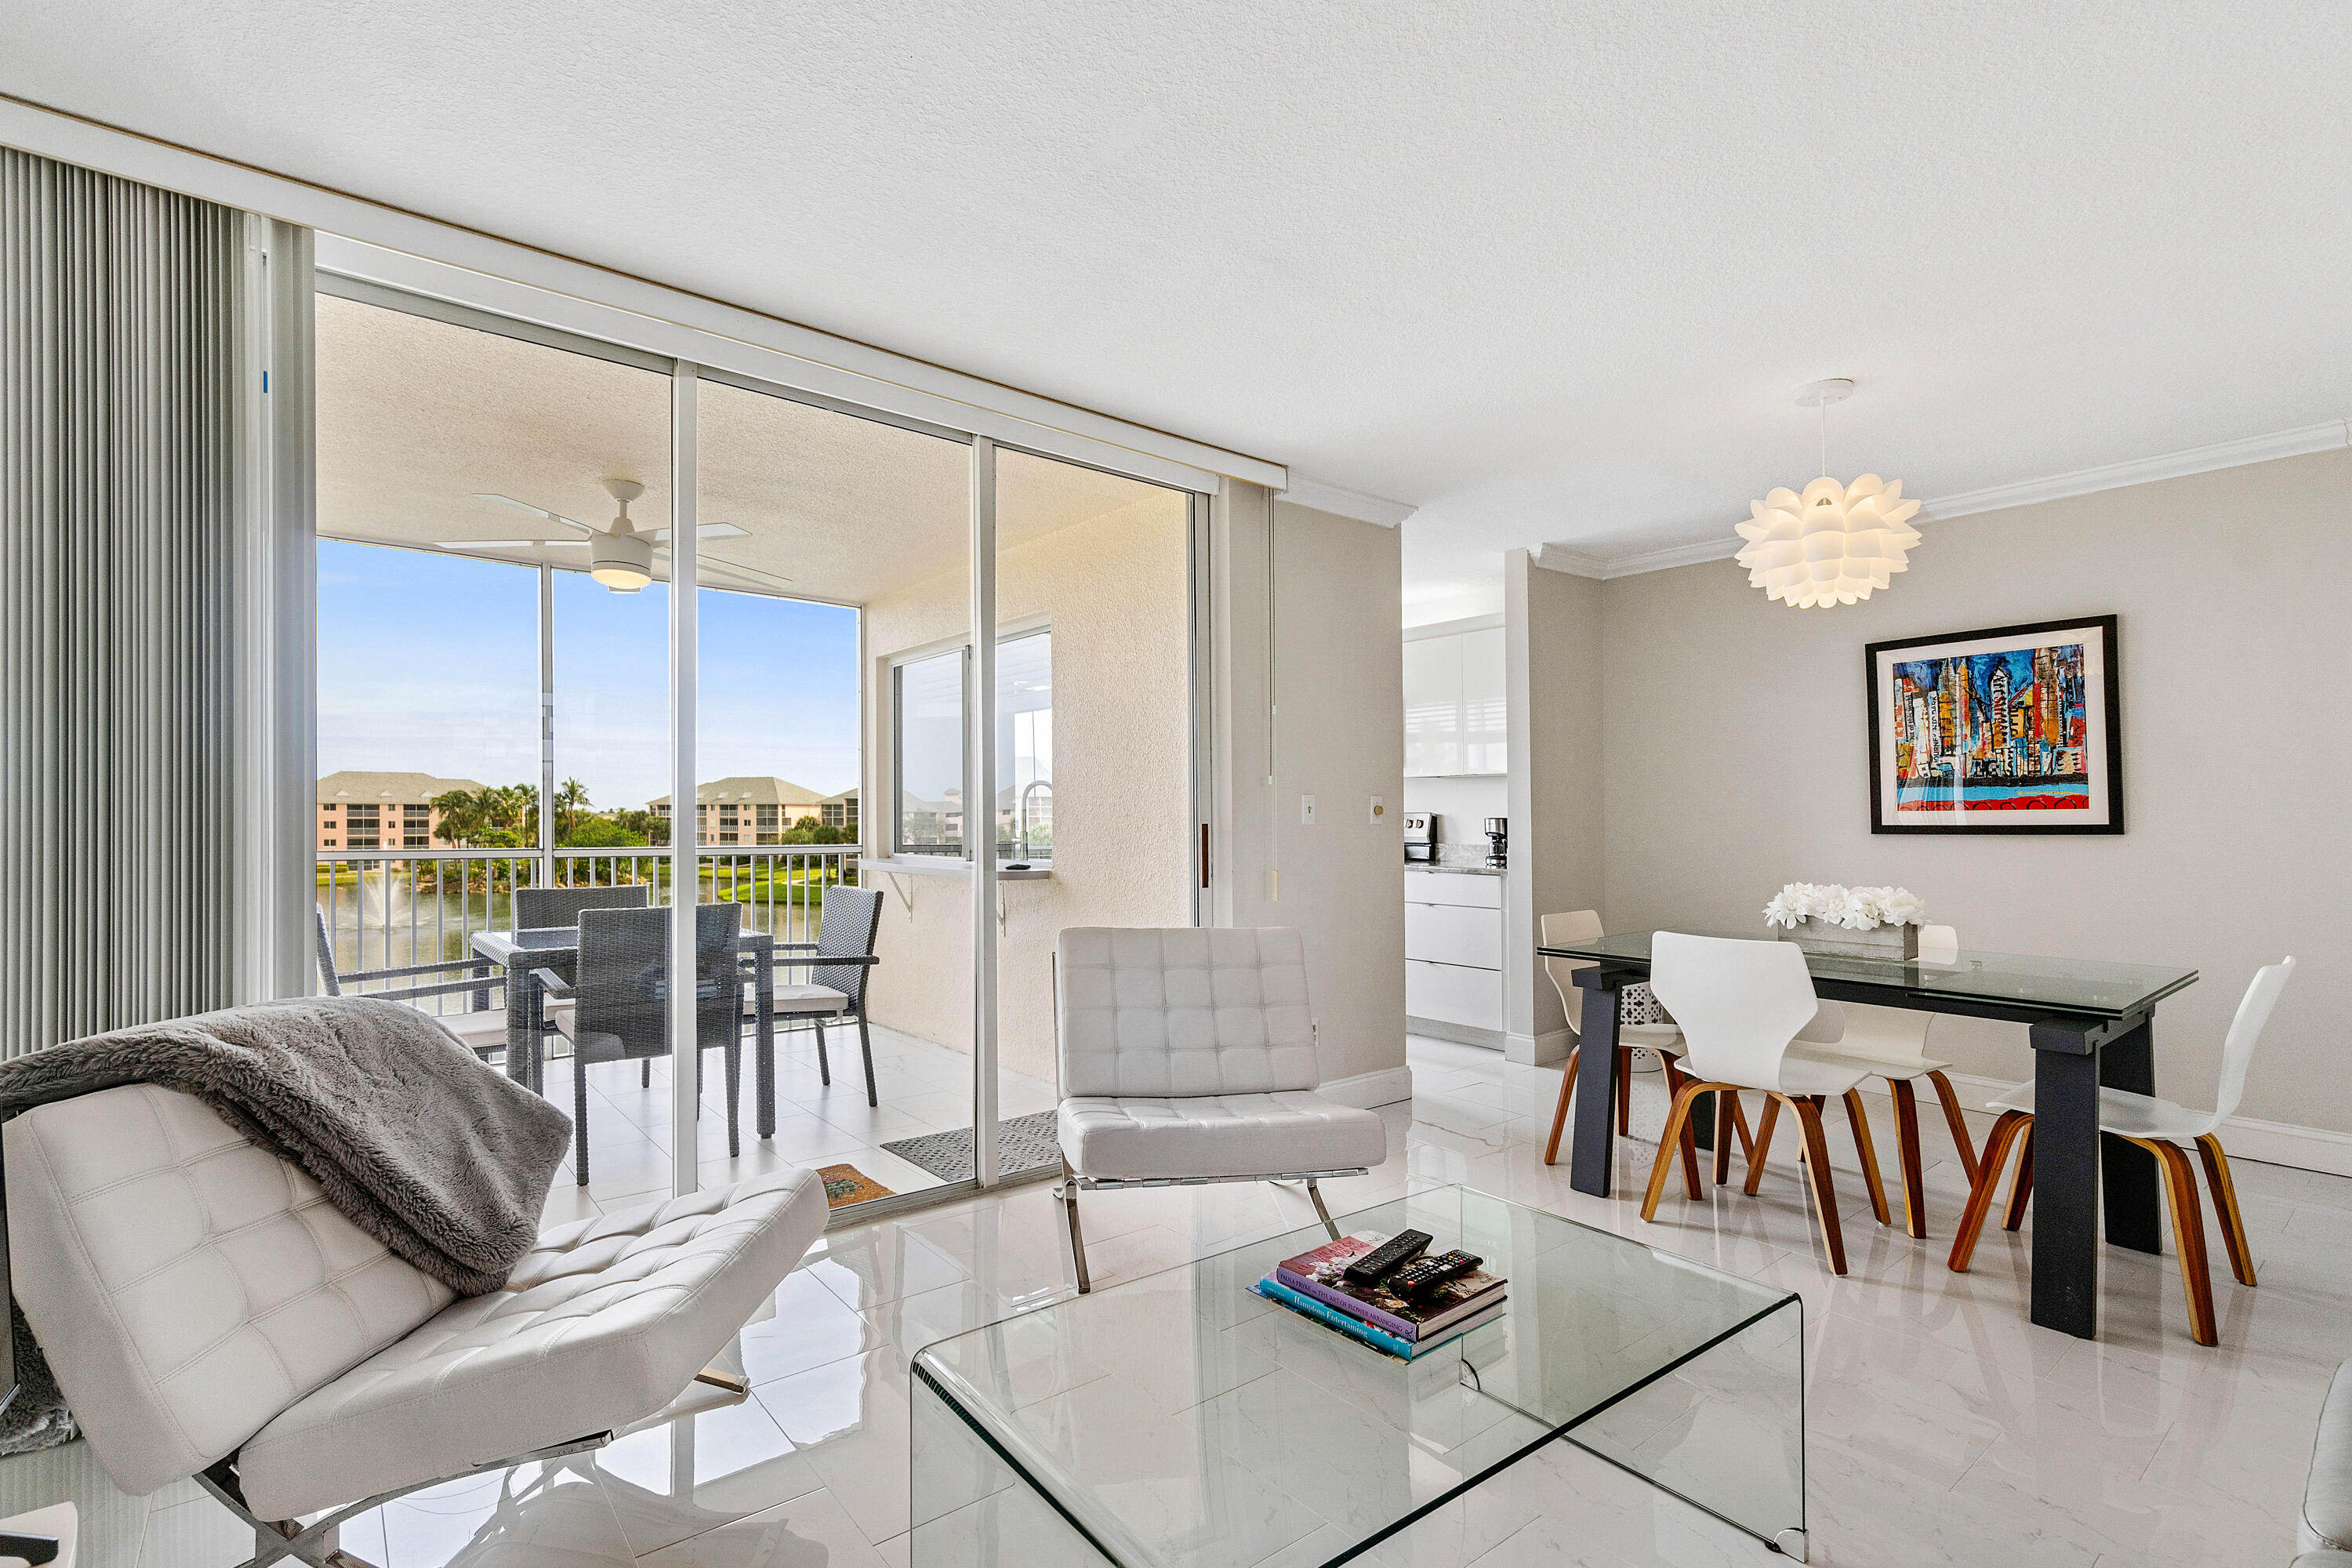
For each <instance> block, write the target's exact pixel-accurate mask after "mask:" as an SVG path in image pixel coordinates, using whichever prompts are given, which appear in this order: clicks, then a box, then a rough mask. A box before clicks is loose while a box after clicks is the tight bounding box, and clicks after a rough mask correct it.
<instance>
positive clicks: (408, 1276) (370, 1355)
mask: <svg viewBox="0 0 2352 1568" xmlns="http://www.w3.org/2000/svg"><path fill="white" fill-rule="evenodd" d="M455 1131H457V1133H460V1134H462V1132H463V1131H464V1130H463V1129H457V1130H455ZM0 1146H5V1162H6V1164H5V1169H6V1180H7V1185H6V1193H7V1200H6V1207H5V1219H6V1221H7V1226H6V1235H5V1238H4V1239H5V1256H6V1258H8V1260H9V1270H8V1278H9V1279H10V1280H11V1281H12V1282H13V1284H14V1286H15V1289H16V1300H17V1302H18V1304H19V1305H21V1306H22V1307H23V1308H24V1310H25V1317H26V1321H27V1322H28V1323H29V1324H30V1325H31V1327H32V1330H33V1332H34V1334H35V1335H36V1336H37V1338H38V1340H39V1342H40V1345H41V1349H42V1350H43V1352H46V1354H47V1358H48V1363H49V1368H50V1370H51V1371H52V1372H53V1373H55V1374H56V1376H57V1382H58V1388H59V1389H60V1390H61V1391H62V1392H63V1394H64V1395H65V1398H66V1403H67V1404H68V1405H69V1406H70V1407H71V1409H72V1410H73V1413H74V1415H75V1418H76V1419H77V1420H78V1421H79V1423H80V1425H81V1428H82V1432H83V1434H84V1435H85V1436H87V1437H88V1438H89V1446H90V1447H91V1449H92V1451H93V1452H95V1453H96V1455H97V1457H98V1459H99V1462H100V1464H102V1465H104V1466H105V1467H106V1469H107V1473H108V1474H109V1475H110V1476H111V1477H112V1478H113V1479H114V1482H115V1484H116V1485H117V1486H119V1487H121V1489H123V1490H124V1491H126V1492H128V1493H130V1494H131V1495H132V1496H134V1497H143V1496H145V1495H146V1494H148V1493H150V1492H152V1491H154V1490H155V1489H157V1488H159V1487H163V1486H166V1485H169V1484H170V1483H172V1482H173V1481H177V1480H181V1479H186V1478H189V1477H194V1479H196V1480H197V1482H198V1483H199V1484H200V1485H201V1486H203V1488H204V1489H205V1490H206V1491H208V1492H210V1493H211V1494H212V1495H213V1496H214V1497H215V1499H217V1500H219V1501H220V1502H222V1503H223V1504H224V1505H226V1507H227V1508H229V1509H230V1510H232V1511H234V1512H235V1513H236V1514H237V1515H238V1516H239V1517H240V1518H241V1519H243V1520H245V1521H247V1523H248V1524H250V1525H251V1526H252V1527H253V1529H254V1531H255V1532H256V1541H257V1545H256V1551H255V1554H254V1556H253V1557H252V1558H251V1559H250V1560H249V1562H248V1563H247V1565H246V1568H259V1565H260V1564H265V1563H274V1562H278V1561H280V1560H282V1559H285V1558H289V1557H290V1558H293V1559H296V1560H298V1561H299V1562H303V1563H314V1564H319V1565H320V1568H366V1564H364V1563H362V1561H361V1560H360V1559H359V1558H357V1557H355V1556H352V1554H351V1553H349V1552H339V1551H337V1550H336V1546H335V1540H334V1531H335V1527H336V1526H337V1525H338V1524H340V1523H341V1521H344V1520H345V1519H348V1518H351V1517H352V1516H353V1515H355V1514H358V1513H360V1512H362V1511H363V1510H367V1509H370V1508H373V1507H374V1506H376V1505H377V1504H379V1503H381V1502H383V1501H384V1500H387V1499H389V1498H392V1497H396V1496H400V1495H402V1494H404V1493H406V1492H410V1491H415V1490H416V1489H419V1488H420V1487H425V1486H431V1485H435V1484H436V1483H438V1482H440V1481H444V1480H450V1479H456V1478H457V1477H460V1476H466V1475H473V1474H477V1473H480V1472H484V1471H490V1470H497V1469H501V1468H505V1467H507V1466H509V1465H512V1464H517V1463H520V1462H521V1461H523V1460H525V1459H539V1458H553V1457H555V1456H557V1455H560V1454H566V1453H573V1452H577V1451H580V1450H582V1449H585V1448H593V1447H597V1446H599V1445H601V1444H603V1443H604V1442H605V1441H607V1440H608V1439H609V1438H610V1437H611V1436H612V1435H613V1433H614V1430H615V1429H617V1428H620V1427H625V1426H630V1425H631V1424H633V1423H635V1422H638V1421H642V1420H644V1419H646V1417H648V1416H650V1415H655V1414H656V1413H658V1412H659V1411H660V1410H662V1409H663V1408H664V1407H665V1406H666V1405H668V1404H669V1403H670V1402H671V1401H672V1400H674V1399H676V1398H677V1395H678V1394H680V1393H681V1392H682V1391H683V1390H685V1389H686V1388H687V1386H688V1384H691V1383H693V1382H695V1381H697V1380H698V1379H699V1380H701V1381H705V1382H711V1383H717V1384H720V1385H722V1386H725V1387H728V1388H730V1389H731V1390H733V1391H734V1392H737V1393H741V1392H742V1388H741V1386H740V1380H739V1379H735V1378H732V1377H730V1376H728V1375H727V1374H724V1373H716V1372H710V1371H709V1370H708V1369H709V1365H710V1362H711V1358H712V1357H713V1356H715V1355H717V1354H718V1353H719V1351H720V1350H721V1348H723V1347H724V1346H725V1345H726V1343H727V1342H728V1341H730V1339H732V1338H733V1337H734V1336H735V1334H736V1332H737V1331H739V1330H740V1328H741V1327H742V1326H743V1323H744V1321H745V1320H747V1319H748V1318H750V1316H751V1314H752V1313H753V1312H754V1311H755V1310H758V1308H759V1305H760V1303H761V1301H762V1300H765V1299H766V1298H767V1297H768V1296H769V1295H770V1294H771V1293H772V1291H774V1289H776V1287H777V1285H778V1284H780V1283H781V1282H782V1279H783V1277H784V1275H785V1274H786V1273H787V1272H789V1271H790V1270H791V1268H793V1265H794V1264H796V1263H798V1262H799V1261H800V1258H801V1255H802V1254H803V1252H805V1251H806V1250H807V1249H808V1247H809V1244H810V1243H811V1242H813V1241H814V1240H815V1239H816V1237H818V1236H819V1235H820V1234H821V1233H822V1232H823V1231H824V1225H825V1218H826V1207H825V1199H824V1183H823V1181H821V1180H820V1179H819V1178H818V1176H817V1174H816V1173H814V1171H804V1170H786V1171H779V1172H776V1173H772V1174H771V1175H767V1176H763V1177H761V1178H759V1179H757V1180H754V1181H750V1182H744V1183H742V1184H738V1185H735V1186H731V1187H716V1188H712V1189H710V1190H709V1191H706V1192H700V1193H694V1194H689V1195H688V1196H686V1197H682V1198H676V1199H673V1200H671V1201H670V1202H668V1203H662V1204H653V1205H647V1206H646V1207H643V1208H638V1209H631V1210H628V1211H626V1212H625V1213H620V1214H613V1215H604V1216H602V1217H600V1218H591V1219H584V1220H577V1221H574V1222H572V1223H571V1224H568V1225H563V1226H557V1227H556V1228H555V1229H553V1230H550V1231H547V1232H546V1233H544V1234H543V1235H541V1237H540V1238H539V1245H538V1247H537V1248H536V1249H535V1250H533V1251H532V1252H530V1253H529V1254H528V1255H526V1256H525V1257H524V1258H523V1260H522V1261H521V1263H520V1264H519V1265H517V1266H516V1268H515V1270H514V1272H513V1274H512V1276H511V1277H510V1278H509V1279H508V1281H507V1284H506V1286H505V1288H504V1289H499V1290H494V1291H491V1292H489V1293H488V1294H487V1295H481V1296H457V1295H454V1294H453V1293H452V1292H451V1290H450V1289H449V1288H448V1287H447V1286H446V1285H444V1284H442V1283H441V1282H440V1281H439V1280H437V1279H434V1278H433V1277H432V1276H430V1275H427V1274H425V1273H424V1272H423V1271H421V1270H420V1269H418V1268H415V1267H414V1266H413V1265H411V1264H410V1263H408V1262H407V1261H406V1260H405V1259H404V1258H400V1257H398V1256H397V1255H395V1254H394V1253H393V1252H391V1251H389V1250H388V1249H386V1248H385V1247H384V1246H383V1244H382V1243H381V1242H378V1241H377V1240H375V1239H374V1238H373V1237H370V1236H368V1235H366V1234H365V1233H363V1232H362V1231H361V1230H360V1229H359V1227H358V1226H354V1225H353V1224H352V1222H351V1221H350V1220H349V1219H348V1218H346V1217H345V1216H344V1215H343V1214H342V1213H341V1210H339V1209H337V1208H335V1207H334V1206H333V1205H331V1204H330V1203H328V1201H327V1199H326V1194H324V1193H323V1192H322V1191H321V1190H320V1186H319V1184H317V1183H316V1182H314V1181H312V1180H311V1179H310V1177H309V1176H308V1175H306V1174H304V1173H303V1172H302V1171H301V1170H300V1169H299V1167H297V1166H295V1165H294V1164H292V1163H289V1162H288V1161H285V1160H281V1159H279V1158H278V1156H277V1155H275V1154H272V1153H270V1152H268V1151H266V1150H263V1149H261V1148H259V1147H257V1146H256V1145H255V1144H253V1143H250V1142H247V1141H246V1139H245V1138H244V1137H242V1136H241V1135H239V1134H238V1133H237V1132H236V1131H235V1130H234V1129H232V1128H231V1127H230V1126H229V1125H228V1123H227V1122H226V1121H223V1120H222V1119H221V1118H220V1117H219V1116H218V1115H217V1114H216V1113H215V1112H214V1111H213V1110H211V1109H210V1108H209V1107H207V1106H206V1105H205V1104H204V1103H203V1102H202V1101H200V1100H195V1099H194V1098H193V1097H191V1096H189V1095H185V1094H181V1093H177V1092H175V1091H173V1090H171V1089H159V1088H157V1087H155V1086H154V1085H152V1084H144V1083H133V1084H126V1085H123V1086H121V1087H119V1088H114V1089H101V1090H100V1091H98V1092H97V1093H94V1094H85V1095H79V1096H76V1097H73V1098H70V1099H66V1100H54V1101H51V1102H48V1103H47V1104H41V1105H36V1106H32V1107H30V1108H28V1109H26V1110H23V1111H22V1112H20V1113H19V1114H17V1115H16V1116H15V1117H13V1118H12V1119H10V1120H9V1121H8V1122H7V1125H6V1127H5V1131H0ZM305 1514H318V1515H320V1517H319V1518H317V1519H315V1520H313V1521H311V1522H310V1524H308V1525H304V1524H301V1523H299V1522H298V1521H299V1516H302V1515H305Z"/></svg>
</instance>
